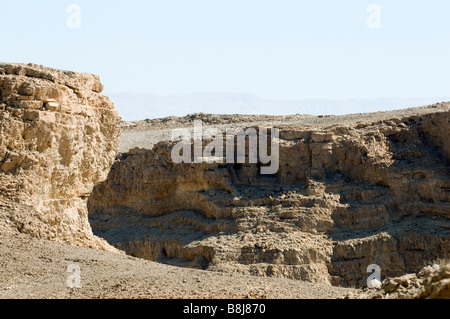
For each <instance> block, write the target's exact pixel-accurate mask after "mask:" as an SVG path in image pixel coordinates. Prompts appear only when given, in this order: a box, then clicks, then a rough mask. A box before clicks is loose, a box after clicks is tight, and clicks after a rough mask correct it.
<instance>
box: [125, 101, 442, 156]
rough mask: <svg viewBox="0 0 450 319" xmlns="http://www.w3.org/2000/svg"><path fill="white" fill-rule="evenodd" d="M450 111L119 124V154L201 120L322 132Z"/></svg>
mask: <svg viewBox="0 0 450 319" xmlns="http://www.w3.org/2000/svg"><path fill="white" fill-rule="evenodd" d="M448 110H450V103H437V104H433V105H430V106H424V107H416V108H408V109H403V110H393V111H386V112H376V113H357V114H349V115H339V116H312V115H298V114H297V115H292V116H264V115H254V116H252V115H245V116H242V115H215V114H203V113H200V114H193V115H188V116H185V117H179V118H177V117H167V118H163V119H151V120H144V121H137V122H122V135H121V139H120V145H119V152H121V153H123V152H128V150H130V149H133V148H135V147H140V148H146V149H151V148H153V145H154V144H156V143H158V142H161V141H170V140H171V139H172V131H173V129H175V128H192V127H193V125H194V120H202V121H203V124H204V127H216V128H219V129H221V130H225V129H227V128H241V127H249V126H253V125H260V126H269V127H282V126H285V125H299V126H304V127H305V128H309V129H311V128H314V129H325V128H329V127H333V126H347V125H352V124H366V123H373V122H378V121H383V120H389V119H393V118H399V119H400V118H404V117H409V116H419V115H421V114H425V113H434V112H444V111H448Z"/></svg>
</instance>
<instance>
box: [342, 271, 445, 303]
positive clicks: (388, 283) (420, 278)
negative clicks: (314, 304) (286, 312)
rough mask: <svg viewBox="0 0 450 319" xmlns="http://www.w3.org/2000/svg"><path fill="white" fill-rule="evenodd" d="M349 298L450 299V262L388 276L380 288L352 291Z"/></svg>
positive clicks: (348, 295)
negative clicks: (392, 276)
mask: <svg viewBox="0 0 450 319" xmlns="http://www.w3.org/2000/svg"><path fill="white" fill-rule="evenodd" d="M345 298H348V299H358V298H359V299H450V264H449V263H447V264H444V265H443V266H438V265H437V264H435V265H433V266H426V267H425V268H423V269H422V270H420V271H419V272H418V273H417V274H416V273H412V274H406V275H403V276H400V277H394V278H387V279H385V280H384V281H383V282H382V283H381V287H379V288H378V289H364V290H363V291H352V292H350V293H349V294H347V296H346V297H345Z"/></svg>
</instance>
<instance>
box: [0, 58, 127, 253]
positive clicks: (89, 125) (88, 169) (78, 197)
mask: <svg viewBox="0 0 450 319" xmlns="http://www.w3.org/2000/svg"><path fill="white" fill-rule="evenodd" d="M102 90H103V85H102V84H101V83H100V80H99V78H98V76H96V75H91V74H82V73H75V72H70V71H62V70H56V69H51V68H47V67H44V66H39V65H34V64H27V65H26V64H6V63H0V229H1V231H2V233H4V232H17V231H19V232H21V233H27V234H30V235H32V236H34V237H38V238H43V239H51V240H55V241H60V242H65V243H70V244H74V245H81V246H86V247H96V248H101V249H109V250H115V249H114V248H113V247H112V246H110V245H108V244H107V243H106V241H104V240H103V239H100V238H98V237H96V236H94V235H93V234H92V230H91V227H90V225H89V222H88V213H87V209H86V202H87V198H88V197H89V195H90V193H91V191H92V189H93V187H94V185H96V184H98V183H99V182H101V181H103V180H105V179H106V177H107V174H108V171H109V168H110V166H111V164H112V163H113V161H114V158H115V156H116V155H117V147H118V142H119V135H120V117H119V115H118V112H117V111H116V110H115V109H114V106H113V104H112V103H111V102H110V100H109V99H108V98H107V97H106V96H104V95H102V94H101V91H102Z"/></svg>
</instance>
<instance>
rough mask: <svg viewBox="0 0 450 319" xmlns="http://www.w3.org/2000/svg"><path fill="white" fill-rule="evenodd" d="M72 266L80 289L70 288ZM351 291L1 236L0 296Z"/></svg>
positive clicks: (286, 295) (283, 295) (338, 294)
mask: <svg viewBox="0 0 450 319" xmlns="http://www.w3.org/2000/svg"><path fill="white" fill-rule="evenodd" d="M71 264H74V265H77V266H79V267H80V271H81V288H80V289H70V288H68V287H67V279H68V278H69V276H71V273H68V272H67V267H68V266H69V265H71ZM354 291H355V290H353V289H348V288H340V287H332V286H326V285H319V284H312V283H305V282H299V281H295V280H288V279H277V278H261V277H253V276H242V275H230V274H223V273H214V272H208V271H202V270H195V269H186V268H177V267H172V266H167V265H163V264H159V263H154V262H150V261H145V260H141V259H137V258H133V257H130V256H126V255H121V254H115V253H109V252H104V251H99V250H93V249H87V248H79V247H73V246H69V245H64V244H59V243H55V242H50V241H44V240H38V239H34V238H30V237H28V236H26V235H20V234H1V235H0V298H2V299H3V298H14V299H16V298H19V299H21V298H32V299H35V298H37V299H47V298H58V299H66V298H77V299H78V298H80V299H84V298H114V299H115V298H124V299H135V298H139V299H142V298H144V299H179V298H187V299H191V298H193V299H198V298H201V299H203V298H212V299H223V298H225V299H229V298H233V299H242V298H251V299H254V298H255V299H265V298H270V299H293V298H295V299H311V298H315V299H324V298H326V299H334V298H342V297H344V296H345V295H346V294H347V293H349V292H354Z"/></svg>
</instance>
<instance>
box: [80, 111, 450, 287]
mask: <svg viewBox="0 0 450 319" xmlns="http://www.w3.org/2000/svg"><path fill="white" fill-rule="evenodd" d="M416 113H419V112H415V111H414V110H406V111H405V112H401V111H398V112H391V113H390V112H386V113H383V114H381V115H380V114H377V115H376V116H374V117H370V116H362V117H361V118H360V120H356V119H357V117H355V118H352V119H351V120H349V121H348V122H344V123H343V124H340V122H339V120H338V119H333V121H331V119H330V121H331V122H327V123H328V124H329V125H322V126H320V127H316V126H305V125H297V124H288V125H281V126H276V127H279V128H280V169H279V171H278V173H277V174H275V175H261V174H260V173H259V168H260V166H261V165H260V164H217V163H212V164H207V163H203V164H174V163H173V162H172V160H171V156H170V154H171V149H172V147H173V146H174V145H175V143H174V142H160V143H158V144H156V145H155V146H154V147H153V148H152V149H142V148H135V149H132V150H130V151H129V152H126V153H123V154H120V155H119V156H118V158H117V160H116V162H115V163H114V165H113V166H112V168H111V172H110V174H109V176H108V179H107V180H106V181H105V182H104V183H101V184H100V185H98V186H96V187H95V189H94V191H93V193H92V196H91V197H90V198H89V202H88V208H89V219H90V222H91V225H92V227H93V229H94V233H95V234H97V235H98V236H100V237H102V238H105V239H107V240H108V242H109V243H111V244H113V245H114V246H116V247H118V248H120V249H122V250H124V251H126V252H127V253H129V254H131V255H133V256H138V257H142V258H146V259H149V260H154V261H160V262H163V263H168V264H174V265H178V266H185V267H193V268H201V269H208V270H216V271H223V272H233V273H234V272H236V273H245V274H253V275H258V276H276V277H286V278H292V279H298V280H306V281H312V282H320V283H327V284H330V283H331V284H335V285H342V286H357V287H364V286H365V285H366V279H367V277H368V274H367V273H366V268H367V266H368V265H370V264H377V265H379V266H380V267H381V270H382V273H383V276H388V277H395V276H400V275H403V274H405V273H408V272H417V271H419V270H420V269H421V267H422V265H423V262H424V260H432V259H436V258H446V257H448V255H449V253H450V230H449V229H450V227H449V226H450V219H449V217H450V193H449V190H450V169H449V159H450V136H449V134H450V127H449V126H450V125H449V114H450V104H448V103H440V104H437V105H433V106H430V107H426V108H420V113H419V114H418V115H417V114H416ZM361 119H363V120H361ZM172 120H173V119H172ZM320 120H321V121H326V119H324V118H321V119H320ZM308 121H312V122H311V123H313V124H314V123H315V122H314V120H312V119H308ZM323 123H325V122H323ZM182 124H183V125H184V120H183V122H182ZM129 136H131V135H128V136H127V138H128V137H129ZM247 155H248V154H247Z"/></svg>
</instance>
